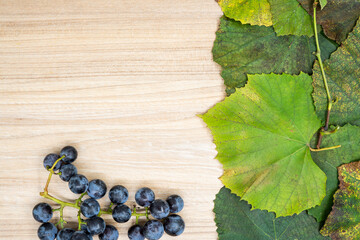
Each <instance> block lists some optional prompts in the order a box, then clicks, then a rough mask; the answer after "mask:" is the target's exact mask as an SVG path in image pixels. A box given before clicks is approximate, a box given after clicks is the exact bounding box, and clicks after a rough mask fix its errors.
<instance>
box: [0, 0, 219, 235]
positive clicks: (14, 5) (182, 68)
mask: <svg viewBox="0 0 360 240" xmlns="http://www.w3.org/2000/svg"><path fill="white" fill-rule="evenodd" d="M220 16H221V11H220V9H219V7H218V6H217V4H216V2H215V1H214V0H181V1H179V0H137V1H125V0H111V1H110V0H92V1H85V0H51V1H48V0H11V1H10V0H0V134H1V135H0V239H9V240H16V239H21V240H24V239H25V240H26V239H31V240H34V239H37V236H36V232H37V228H38V226H39V225H40V224H39V223H37V222H35V220H33V218H32V214H31V211H32V208H33V206H34V205H35V204H36V203H38V202H42V201H44V200H43V199H42V198H41V197H40V196H39V194H38V193H39V192H40V191H41V190H42V188H43V187H44V184H45V181H46V179H47V176H48V174H47V172H46V171H45V170H44V168H43V166H42V160H43V157H44V156H45V155H46V154H47V153H50V152H58V151H59V150H60V149H61V148H62V147H63V146H65V145H68V144H70V145H74V146H75V147H76V148H77V149H78V152H79V158H78V160H76V162H75V165H76V167H77V168H78V170H79V173H82V174H84V175H86V176H87V177H88V179H89V180H90V179H94V178H100V179H103V180H105V182H106V183H107V185H108V187H109V188H110V187H111V186H112V185H115V184H123V185H124V186H126V187H127V188H128V189H129V192H130V201H129V204H130V205H131V204H132V203H133V202H134V194H135V191H136V190H137V189H138V188H140V187H142V186H148V187H151V188H153V189H154V191H155V193H156V195H157V197H160V198H166V197H167V196H168V195H170V194H175V193H176V194H179V195H181V196H183V198H184V200H185V203H186V207H185V209H184V210H183V211H182V212H181V214H180V215H182V216H183V218H184V219H185V222H186V230H185V233H184V234H183V235H181V236H180V237H177V238H173V237H168V236H165V235H164V237H163V238H162V239H165V240H166V239H179V240H182V239H185V240H186V239H193V240H199V239H201V240H205V239H206V240H208V239H217V234H216V227H215V224H214V221H213V218H214V215H213V213H212V209H213V200H214V197H215V194H216V193H217V192H218V191H219V189H220V188H221V182H220V181H219V180H218V177H219V176H220V175H221V174H222V170H221V166H220V164H219V163H218V162H217V161H216V160H215V159H214V157H215V155H216V151H215V145H214V144H213V143H212V137H211V135H210V132H209V130H208V129H207V128H206V126H205V124H204V123H203V122H202V121H201V120H200V119H199V118H198V117H196V114H200V113H203V112H205V111H206V110H207V109H208V108H210V107H211V106H213V105H214V104H215V103H216V102H218V101H220V100H221V99H223V98H224V94H223V93H224V88H223V81H222V79H221V77H220V75H219V67H218V66H217V65H216V64H215V63H214V62H213V61H212V55H211V48H212V44H213V41H214V39H215V31H216V29H217V25H218V21H219V17H220ZM50 192H51V193H52V194H53V195H55V196H58V197H62V198H64V199H67V200H71V199H73V198H75V197H76V196H75V195H74V194H72V193H71V192H70V190H68V187H67V184H66V183H65V182H62V181H61V180H60V179H58V177H57V176H55V178H54V180H53V181H52V183H51V185H50ZM102 203H103V204H108V203H109V200H108V199H107V197H106V199H104V200H103V201H102ZM65 214H66V215H67V216H69V217H67V218H66V219H67V220H68V221H70V222H72V223H71V226H74V224H75V223H74V222H75V219H76V217H75V216H76V212H74V211H73V210H71V209H67V210H66V211H65ZM54 216H55V218H58V213H55V215H54ZM106 219H107V220H108V222H109V223H114V222H113V220H112V219H111V217H110V216H109V217H106ZM133 223H134V220H131V223H130V222H129V223H127V224H115V226H117V227H118V229H119V231H120V238H119V239H127V237H126V232H127V229H128V228H129V226H130V225H131V224H133ZM95 239H96V238H95Z"/></svg>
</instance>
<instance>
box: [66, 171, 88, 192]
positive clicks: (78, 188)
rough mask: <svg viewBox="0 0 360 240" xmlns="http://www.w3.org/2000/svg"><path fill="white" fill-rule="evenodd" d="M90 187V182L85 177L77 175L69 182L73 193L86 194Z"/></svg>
mask: <svg viewBox="0 0 360 240" xmlns="http://www.w3.org/2000/svg"><path fill="white" fill-rule="evenodd" d="M88 187H89V182H88V180H87V178H86V177H85V176H84V175H81V174H76V175H74V176H72V177H71V178H70V180H69V188H70V190H71V191H72V192H73V193H76V194H81V193H84V192H86V190H87V189H88Z"/></svg>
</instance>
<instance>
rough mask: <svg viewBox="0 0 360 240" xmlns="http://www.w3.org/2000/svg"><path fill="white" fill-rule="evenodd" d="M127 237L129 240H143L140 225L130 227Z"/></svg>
mask: <svg viewBox="0 0 360 240" xmlns="http://www.w3.org/2000/svg"><path fill="white" fill-rule="evenodd" d="M128 237H129V239H130V240H144V239H145V237H144V235H143V228H142V227H141V226H140V225H134V226H131V228H129V230H128Z"/></svg>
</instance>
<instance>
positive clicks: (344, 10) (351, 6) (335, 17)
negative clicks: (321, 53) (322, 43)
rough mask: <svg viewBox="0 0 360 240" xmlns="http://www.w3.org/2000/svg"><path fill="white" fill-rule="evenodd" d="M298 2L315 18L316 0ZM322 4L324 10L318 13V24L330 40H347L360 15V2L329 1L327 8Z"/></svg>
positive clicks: (300, 0) (349, 0)
mask: <svg viewBox="0 0 360 240" xmlns="http://www.w3.org/2000/svg"><path fill="white" fill-rule="evenodd" d="M298 2H300V4H301V5H302V6H303V7H304V9H305V10H306V11H307V12H308V13H309V14H310V15H311V16H313V11H314V9H313V2H314V0H298ZM322 2H323V1H320V5H321V7H322V8H323V9H322V10H321V11H317V13H316V18H317V23H319V24H320V25H321V26H322V28H323V30H324V32H325V35H326V36H327V37H328V38H330V39H332V40H336V42H338V43H340V42H342V41H343V40H345V39H346V36H347V34H348V33H349V32H350V31H351V30H352V29H353V27H354V25H355V23H356V20H357V19H358V17H359V15H360V1H358V0H327V1H326V6H325V7H324V6H323V3H322ZM319 10H320V8H319Z"/></svg>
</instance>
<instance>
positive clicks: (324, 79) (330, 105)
mask: <svg viewBox="0 0 360 240" xmlns="http://www.w3.org/2000/svg"><path fill="white" fill-rule="evenodd" d="M317 5H318V1H317V0H315V1H314V5H313V8H314V14H313V18H314V21H313V22H314V35H315V42H316V54H315V55H316V58H317V59H318V62H319V66H320V70H321V75H322V78H323V81H324V85H325V90H326V95H327V102H328V105H327V113H326V121H325V126H324V127H322V130H321V131H327V130H328V129H329V121H330V111H331V108H332V98H331V94H330V90H329V86H328V83H327V79H326V75H325V71H324V65H323V62H322V60H321V50H320V44H319V37H318V32H317V23H316V8H317ZM322 138H323V134H321V132H320V133H319V138H318V142H317V144H316V148H317V149H320V145H321V141H322Z"/></svg>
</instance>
